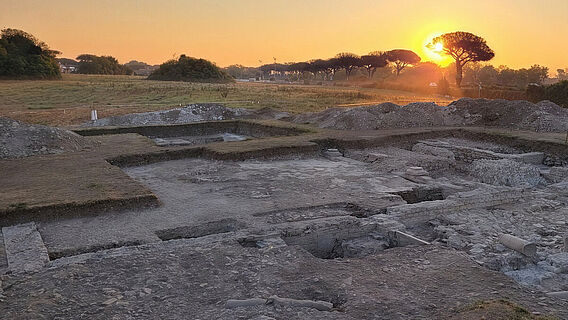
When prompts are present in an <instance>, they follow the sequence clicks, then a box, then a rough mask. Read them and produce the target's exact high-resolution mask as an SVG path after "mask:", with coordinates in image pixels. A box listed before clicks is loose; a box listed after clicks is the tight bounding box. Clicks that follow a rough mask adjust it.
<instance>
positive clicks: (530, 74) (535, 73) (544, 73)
mask: <svg viewBox="0 0 568 320" xmlns="http://www.w3.org/2000/svg"><path fill="white" fill-rule="evenodd" d="M547 78H548V68H547V67H543V66H539V65H538V64H535V65H532V66H531V67H530V69H528V70H527V80H528V82H529V83H538V84H542V83H543V82H544V80H546V79H547Z"/></svg>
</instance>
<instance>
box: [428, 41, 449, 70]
mask: <svg viewBox="0 0 568 320" xmlns="http://www.w3.org/2000/svg"><path fill="white" fill-rule="evenodd" d="M438 35H439V34H434V35H431V36H429V37H427V38H426V41H425V42H424V47H423V49H422V50H423V52H424V55H425V58H426V60H429V61H432V62H435V63H436V64H438V65H440V66H442V67H445V66H447V65H449V64H450V63H452V61H453V60H452V58H451V57H450V56H448V55H446V54H445V52H444V44H443V43H442V42H436V43H432V40H433V39H434V38H435V37H436V36H438Z"/></svg>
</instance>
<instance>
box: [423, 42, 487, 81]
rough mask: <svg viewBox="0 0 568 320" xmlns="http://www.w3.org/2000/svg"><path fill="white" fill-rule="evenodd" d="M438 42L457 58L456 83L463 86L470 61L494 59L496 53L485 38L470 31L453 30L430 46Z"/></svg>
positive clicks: (448, 53)
mask: <svg viewBox="0 0 568 320" xmlns="http://www.w3.org/2000/svg"><path fill="white" fill-rule="evenodd" d="M437 43H442V44H443V45H444V49H443V51H444V53H446V54H447V55H449V56H451V57H452V58H454V60H456V85H457V86H458V87H460V86H461V82H462V79H463V67H464V66H465V65H466V64H467V63H468V62H474V61H489V60H491V59H493V57H494V56H495V53H494V52H493V50H492V49H491V48H489V46H488V45H487V43H486V42H485V39H483V38H481V37H479V36H476V35H474V34H473V33H469V32H462V31H458V32H451V33H446V34H443V35H441V36H438V37H436V38H434V39H432V42H431V43H430V44H429V46H430V47H433V46H435V44H437Z"/></svg>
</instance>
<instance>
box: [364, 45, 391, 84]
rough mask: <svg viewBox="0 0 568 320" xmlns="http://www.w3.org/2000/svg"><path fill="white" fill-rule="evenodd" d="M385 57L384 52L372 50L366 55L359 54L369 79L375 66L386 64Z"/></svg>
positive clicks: (379, 66)
mask: <svg viewBox="0 0 568 320" xmlns="http://www.w3.org/2000/svg"><path fill="white" fill-rule="evenodd" d="M387 63H388V62H387V57H386V55H385V53H384V52H381V51H373V52H370V53H369V54H368V55H364V56H361V64H362V66H363V67H364V68H365V69H366V70H367V76H368V77H369V79H371V78H373V75H374V74H375V71H377V68H382V67H384V66H386V65H387Z"/></svg>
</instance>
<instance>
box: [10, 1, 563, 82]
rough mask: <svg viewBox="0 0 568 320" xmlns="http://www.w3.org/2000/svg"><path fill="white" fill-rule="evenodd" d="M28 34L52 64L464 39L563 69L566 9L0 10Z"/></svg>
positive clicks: (523, 5)
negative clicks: (53, 53) (447, 36)
mask: <svg viewBox="0 0 568 320" xmlns="http://www.w3.org/2000/svg"><path fill="white" fill-rule="evenodd" d="M5 27H10V28H17V29H22V30H25V31H27V32H29V33H32V34H34V35H35V36H36V37H38V38H39V39H41V40H43V41H45V42H47V43H48V44H49V45H50V46H51V47H52V48H53V49H57V50H60V51H62V52H63V55H61V56H62V57H71V58H74V57H76V56H77V55H79V54H81V53H93V54H105V55H113V56H115V57H117V58H118V59H119V60H120V61H121V62H127V61H129V60H132V59H136V60H140V61H145V62H148V63H151V64H159V63H162V62H164V61H165V60H167V59H170V58H172V57H173V56H175V55H179V54H181V53H186V54H188V55H190V56H195V57H202V58H206V59H209V60H212V61H215V62H216V63H217V64H218V65H220V66H226V65H229V64H234V63H240V64H244V65H259V64H260V62H259V61H262V63H269V62H272V61H273V57H275V58H276V59H277V61H278V62H286V61H301V60H308V59H311V58H320V57H321V58H327V57H331V56H333V55H335V54H336V53H338V52H343V51H350V52H354V53H357V54H366V53H368V52H369V51H373V50H388V49H395V48H408V49H411V50H414V51H416V52H417V53H418V54H419V55H420V56H422V58H423V59H424V60H429V59H431V58H432V57H430V56H429V55H428V54H427V52H426V49H425V48H424V44H425V43H427V41H428V38H429V37H432V36H433V35H436V34H440V33H444V32H451V31H458V30H459V31H469V32H472V33H475V34H477V35H479V36H482V37H484V38H485V39H486V40H487V42H488V44H489V46H490V47H491V48H493V49H494V50H495V52H496V57H495V58H494V59H493V60H492V64H494V65H496V66H498V65H501V64H506V65H508V66H510V67H514V68H521V67H529V66H530V65H532V64H541V65H545V66H548V67H549V68H550V69H551V71H552V72H551V73H552V74H555V73H556V71H555V70H556V69H557V68H561V67H562V68H566V67H568V41H567V40H566V39H567V36H566V35H567V34H568V0H540V1H538V0H476V1H455V0H452V1H442V0H429V1H418V0H414V1H412V0H383V1H381V0H350V1H347V0H345V1H339V0H159V1H158V0H49V1H48V0H0V28H5Z"/></svg>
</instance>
